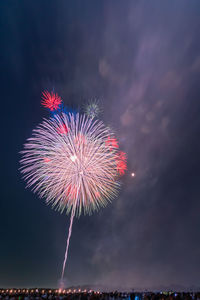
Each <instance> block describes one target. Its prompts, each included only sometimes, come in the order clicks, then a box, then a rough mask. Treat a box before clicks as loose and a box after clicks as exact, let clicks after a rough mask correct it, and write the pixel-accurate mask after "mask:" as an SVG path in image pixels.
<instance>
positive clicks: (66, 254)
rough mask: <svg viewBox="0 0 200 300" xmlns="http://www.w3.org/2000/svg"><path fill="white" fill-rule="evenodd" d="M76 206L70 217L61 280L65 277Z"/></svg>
mask: <svg viewBox="0 0 200 300" xmlns="http://www.w3.org/2000/svg"><path fill="white" fill-rule="evenodd" d="M75 208H76V207H75V206H73V208H72V213H71V217H70V225H69V232H68V237H67V246H66V250H65V258H64V262H63V268H62V275H61V282H62V281H63V277H64V273H65V265H66V261H67V256H68V249H69V241H70V237H71V234H72V224H73V220H74V215H75Z"/></svg>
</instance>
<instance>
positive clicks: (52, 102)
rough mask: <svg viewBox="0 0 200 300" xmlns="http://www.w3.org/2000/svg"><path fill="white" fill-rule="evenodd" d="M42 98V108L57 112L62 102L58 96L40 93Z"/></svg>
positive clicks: (52, 93)
mask: <svg viewBox="0 0 200 300" xmlns="http://www.w3.org/2000/svg"><path fill="white" fill-rule="evenodd" d="M42 95H43V97H42V101H41V104H42V105H43V106H44V107H47V108H49V109H50V110H51V111H54V110H57V109H58V108H60V104H61V102H62V99H61V98H60V96H58V94H56V93H54V92H51V93H50V92H48V91H44V92H43V93H42Z"/></svg>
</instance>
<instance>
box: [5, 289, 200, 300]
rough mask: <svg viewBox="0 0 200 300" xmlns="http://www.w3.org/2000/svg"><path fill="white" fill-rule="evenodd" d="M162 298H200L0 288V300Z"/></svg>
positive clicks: (195, 296) (193, 296) (198, 295)
mask: <svg viewBox="0 0 200 300" xmlns="http://www.w3.org/2000/svg"><path fill="white" fill-rule="evenodd" d="M4 299H5V300H76V299H77V300H121V299H122V300H140V299H145V300H150V299H154V300H159V299H160V300H164V299H169V300H172V299H176V300H179V299H185V300H186V299H187V300H189V299H195V300H200V293H193V292H189V293H182V292H181V293H175V292H173V293H172V292H160V293H152V292H143V293H141V292H140V293H137V292H132V293H127V292H112V293H103V292H99V291H91V290H90V291H86V290H83V291H81V290H71V289H68V290H50V289H48V290H38V289H34V290H31V289H29V290H27V289H9V290H7V289H0V300H4Z"/></svg>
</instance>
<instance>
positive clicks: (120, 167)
mask: <svg viewBox="0 0 200 300" xmlns="http://www.w3.org/2000/svg"><path fill="white" fill-rule="evenodd" d="M116 165H117V172H118V173H119V174H120V175H124V173H125V170H127V163H126V153H125V152H122V151H120V152H119V153H118V155H117V158H116Z"/></svg>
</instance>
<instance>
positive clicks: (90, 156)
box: [20, 92, 127, 279]
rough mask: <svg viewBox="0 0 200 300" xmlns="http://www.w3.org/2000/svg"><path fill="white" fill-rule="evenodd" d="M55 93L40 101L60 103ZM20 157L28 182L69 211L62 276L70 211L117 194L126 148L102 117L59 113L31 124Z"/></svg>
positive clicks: (92, 206)
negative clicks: (124, 148) (120, 144)
mask: <svg viewBox="0 0 200 300" xmlns="http://www.w3.org/2000/svg"><path fill="white" fill-rule="evenodd" d="M43 95H44V94H43ZM45 95H47V96H49V95H50V93H47V92H46V93H45ZM51 96H52V94H51ZM54 96H55V97H54V98H56V99H57V100H58V101H57V102H56V103H57V104H55V102H53V104H52V103H51V101H50V100H49V99H50V98H48V101H47V100H46V102H45V103H43V104H45V106H46V107H48V108H50V110H51V108H52V110H56V109H57V108H58V107H59V105H60V104H61V98H60V97H59V96H57V94H54ZM52 105H54V108H53V106H52ZM55 107H57V108H55ZM20 163H21V172H22V174H23V178H24V179H25V181H26V182H27V187H31V188H32V190H33V191H34V192H36V193H38V195H39V196H40V197H41V198H45V199H46V203H47V204H51V205H52V206H53V207H54V208H55V209H57V210H59V211H61V212H63V211H64V210H66V212H67V213H71V220H70V227H69V234H68V239H67V247H66V252H65V259H64V263H63V269H62V279H63V276H64V270H65V264H66V260H67V254H68V247H69V240H70V236H71V231H72V223H73V218H74V216H75V215H77V216H80V214H81V213H82V212H84V213H85V214H91V213H92V212H93V211H94V210H98V209H99V208H100V207H104V206H106V204H107V203H108V202H110V201H111V200H112V199H113V198H114V197H116V195H117V192H118V189H119V186H120V183H119V182H118V178H119V176H120V175H123V174H124V172H125V170H126V168H127V166H126V154H125V153H124V152H122V151H119V144H118V141H117V139H116V138H115V137H114V135H113V134H112V132H111V131H110V129H109V128H108V127H106V126H105V125H104V124H103V122H102V121H99V120H96V121H94V120H93V119H92V118H90V117H87V116H86V115H84V114H83V115H80V114H79V113H76V114H70V113H69V114H65V113H60V114H55V115H54V117H52V118H50V119H45V120H44V121H43V122H42V123H41V124H40V125H39V126H38V127H37V128H36V129H35V130H33V134H32V137H31V138H29V139H28V140H27V143H26V144H25V145H24V150H23V151H22V159H21V161H20Z"/></svg>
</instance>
